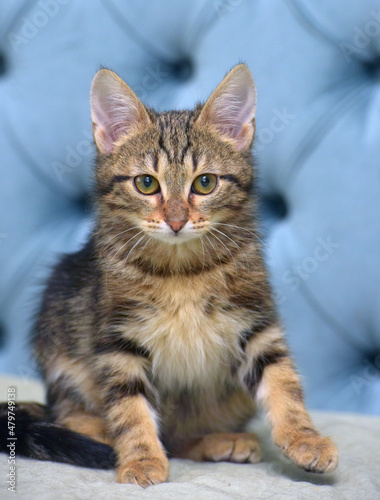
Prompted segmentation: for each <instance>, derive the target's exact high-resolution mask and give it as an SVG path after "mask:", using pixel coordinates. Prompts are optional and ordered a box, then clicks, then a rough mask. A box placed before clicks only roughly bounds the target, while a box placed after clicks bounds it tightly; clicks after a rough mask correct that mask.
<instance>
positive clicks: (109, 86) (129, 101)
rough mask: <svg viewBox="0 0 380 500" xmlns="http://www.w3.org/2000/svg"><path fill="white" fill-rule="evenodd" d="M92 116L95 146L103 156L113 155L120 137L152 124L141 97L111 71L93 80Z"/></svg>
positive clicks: (106, 70) (104, 72) (96, 76)
mask: <svg viewBox="0 0 380 500" xmlns="http://www.w3.org/2000/svg"><path fill="white" fill-rule="evenodd" d="M91 117H92V131H93V134H94V139H95V143H96V146H97V147H98V149H99V151H100V152H101V153H103V154H109V153H112V151H113V150H114V148H115V144H116V143H117V142H118V140H119V139H120V138H121V137H124V136H128V135H129V134H131V133H134V132H136V131H138V130H141V129H144V128H146V127H147V126H148V125H149V124H150V123H151V122H150V119H149V116H148V113H147V111H146V109H145V107H144V105H143V104H142V103H141V101H140V100H139V99H138V97H137V96H136V95H135V94H134V92H132V90H131V89H130V88H129V87H128V85H126V84H125V83H124V82H123V80H122V79H121V78H120V77H119V76H117V74H116V73H114V72H113V71H110V70H108V69H101V70H100V71H98V73H97V74H96V75H95V78H94V79H93V81H92V85H91Z"/></svg>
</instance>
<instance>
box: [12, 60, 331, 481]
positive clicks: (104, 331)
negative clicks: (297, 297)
mask: <svg viewBox="0 0 380 500" xmlns="http://www.w3.org/2000/svg"><path fill="white" fill-rule="evenodd" d="M91 107H92V120H93V133H94V138H95V143H96V145H97V148H98V161H97V167H96V181H97V187H98V198H97V206H98V219H97V225H96V229H95V231H94V234H93V236H92V238H91V240H90V241H89V243H88V244H87V246H86V247H85V248H84V249H83V250H82V251H80V252H78V253H76V254H73V255H68V256H66V257H65V258H64V259H63V260H62V262H61V263H60V264H59V265H58V266H57V267H56V269H55V271H54V274H53V276H52V278H51V279H50V282H49V285H48V288H47V291H46V294H45V299H44V302H43V306H42V310H41V313H40V316H39V319H38V322H37V326H36V333H35V346H36V352H37V356H38V359H39V360H40V361H41V364H42V368H43V371H44V377H45V381H46V385H47V390H48V396H47V399H48V405H47V409H44V408H40V407H37V408H36V407H34V408H33V411H34V413H33V412H32V413H33V415H34V417H33V418H35V420H36V421H37V422H38V421H42V420H43V419H44V418H47V419H50V422H54V424H53V423H51V424H50V429H51V428H52V427H51V426H53V428H54V429H55V430H56V431H57V432H60V430H62V429H63V428H66V429H70V430H71V431H76V432H77V433H80V434H83V435H85V436H89V437H90V438H92V440H96V441H97V442H101V443H105V444H108V445H110V446H111V447H112V449H113V450H115V452H116V455H117V480H118V481H119V482H122V483H136V484H139V485H141V486H148V485H150V484H156V483H160V482H162V481H166V480H167V478H168V469H169V463H168V459H167V456H177V457H185V458H191V459H193V460H212V461H231V462H252V463H255V462H257V461H259V460H260V454H261V452H260V445H259V443H258V440H257V438H256V437H255V436H254V435H253V434H247V433H244V432H241V430H242V429H243V428H244V425H245V424H246V422H247V421H248V420H249V419H250V418H251V417H252V415H253V413H254V409H255V400H256V399H257V400H259V401H261V402H262V403H263V405H264V407H265V408H266V411H267V415H268V418H269V421H270V423H271V425H272V428H273V439H274V442H275V443H276V444H277V445H278V446H279V447H280V449H281V450H282V452H283V453H284V454H285V455H287V456H288V457H289V458H290V459H291V460H292V461H293V462H294V463H296V464H297V465H299V466H300V467H302V468H304V469H306V470H308V471H314V472H329V471H332V470H334V469H335V467H336V465H337V460H338V455H337V450H336V448H335V446H334V444H333V443H332V441H331V440H330V439H328V438H323V437H321V436H320V435H319V434H318V432H317V431H316V429H315V428H314V426H313V424H312V422H311V420H310V417H309V415H308V413H307V411H306V409H305V407H304V402H303V396H302V389H301V386H300V382H299V378H298V376H297V374H296V372H295V369H294V366H293V363H292V360H291V358H290V355H289V351H288V349H287V346H286V343H285V341H284V338H283V332H282V330H281V327H280V326H279V323H278V319H277V316H276V312H275V309H274V305H273V301H272V298H271V292H270V288H269V285H268V281H267V275H266V272H265V269H264V265H263V261H262V257H261V249H260V245H259V241H260V240H259V238H258V236H257V230H256V225H255V221H254V215H255V211H256V201H255V198H254V196H253V191H252V185H253V182H254V169H253V166H252V156H251V144H252V140H253V135H254V130H255V109H256V93H255V85H254V81H253V78H252V75H251V73H250V71H249V70H248V68H247V67H246V66H245V65H243V64H240V65H238V66H236V67H235V68H233V69H232V71H230V73H228V75H227V76H226V77H225V78H224V80H223V81H222V83H221V84H220V85H219V86H218V87H217V89H216V90H215V91H214V93H213V94H212V95H211V97H210V98H209V99H208V101H207V102H206V104H204V105H203V106H202V105H199V106H197V107H196V108H195V109H194V110H193V111H171V112H165V113H159V114H157V113H155V112H154V111H153V110H151V109H148V108H146V107H145V106H144V105H143V104H142V103H141V102H140V101H139V100H138V98H137V97H136V95H135V94H134V93H133V92H132V91H131V89H130V88H129V87H127V85H126V84H125V83H124V82H123V81H122V80H121V79H120V78H119V77H118V76H117V75H116V74H115V73H113V72H112V71H108V70H100V71H99V72H98V74H97V75H96V76H95V78H94V81H93V84H92V89H91ZM24 410H25V412H26V413H27V407H26V406H25V407H24V406H20V418H23V417H22V415H23V411H24ZM54 426H55V427H54ZM40 434H42V431H41V432H40ZM72 436H74V437H75V436H77V438H78V439H79V437H80V436H79V435H76V434H73V433H71V434H70V436H69V437H68V439H69V438H70V439H71V438H72ZM92 440H90V439H87V440H85V441H84V442H85V443H87V444H88V446H89V447H88V448H86V447H85V448H84V449H82V450H78V449H76V452H75V453H76V455H75V453H74V454H73V455H75V456H73V457H71V458H70V457H69V458H67V457H66V459H65V460H62V457H61V458H57V453H58V452H57V448H59V444H58V442H55V444H54V446H52V447H51V448H52V449H51V450H50V451H46V450H45V454H44V453H43V452H41V446H40V448H38V446H35V449H34V452H33V453H30V455H33V456H35V457H37V458H48V459H56V460H62V461H71V463H79V464H81V465H83V464H84V465H86V464H87V465H94V464H95V465H94V466H99V462H100V459H99V460H97V459H96V457H95V458H94V457H93V460H94V462H91V463H90V461H91V460H90V455H94V454H96V453H97V452H98V453H99V457H100V456H101V457H103V459H104V453H103V452H104V450H106V451H107V452H109V450H110V448H109V447H108V446H107V447H105V446H104V445H102V446H104V447H103V448H101V447H99V449H96V447H95V448H94V449H92V448H91V445H92V446H94V441H92ZM61 441H62V440H61ZM67 446H68V445H67ZM47 448H48V446H47ZM36 450H37V451H36ZM94 450H95V451H94ZM96 450H98V451H96ZM69 454H70V452H69V451H67V455H69ZM110 457H111V456H109V457H108V461H110V460H111V458H110ZM81 460H82V461H81ZM104 465H105V463H100V466H104Z"/></svg>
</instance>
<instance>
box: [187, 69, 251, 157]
mask: <svg viewBox="0 0 380 500" xmlns="http://www.w3.org/2000/svg"><path fill="white" fill-rule="evenodd" d="M255 113H256V87H255V82H254V80H253V76H252V74H251V72H250V71H249V69H248V67H247V66H246V65H245V64H238V65H237V66H235V67H234V68H233V69H232V70H231V71H230V72H229V73H228V75H227V76H226V77H225V78H224V80H223V81H222V83H220V85H219V86H218V87H217V88H216V90H215V91H214V92H213V93H212V94H211V96H210V97H209V99H208V100H207V101H206V104H205V105H204V106H203V109H202V111H201V113H200V115H199V117H198V119H197V123H199V124H202V125H206V126H211V128H212V129H213V130H214V131H216V132H217V133H218V135H219V136H220V138H221V139H222V140H225V141H228V142H230V143H231V144H232V146H233V147H234V148H235V149H238V150H240V151H243V150H246V149H248V148H249V147H250V146H251V143H252V139H253V135H254V133H255Z"/></svg>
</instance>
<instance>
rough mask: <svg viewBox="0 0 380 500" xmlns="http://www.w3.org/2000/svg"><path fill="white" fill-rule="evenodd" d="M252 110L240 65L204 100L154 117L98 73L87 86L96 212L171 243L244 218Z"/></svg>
mask: <svg viewBox="0 0 380 500" xmlns="http://www.w3.org/2000/svg"><path fill="white" fill-rule="evenodd" d="M255 110H256V91H255V84H254V80H253V77H252V75H251V73H250V71H249V69H248V68H247V66H245V65H244V64H239V65H238V66H235V67H234V68H233V69H232V70H231V71H230V72H229V73H228V74H227V76H226V77H225V78H224V80H223V81H222V82H221V84H220V85H219V86H218V87H217V89H216V90H215V91H214V92H213V94H212V95H211V96H210V98H209V99H208V100H207V102H206V103H205V104H204V105H198V106H197V107H196V108H195V109H194V110H193V111H171V112H165V113H159V114H158V113H155V112H154V111H153V110H151V109H148V108H146V107H145V106H144V105H143V104H142V103H141V102H140V101H139V99H138V98H137V96H136V95H135V94H134V93H133V92H132V90H131V89H130V88H129V87H128V86H127V85H126V84H125V83H124V82H123V81H122V80H121V79H120V78H119V77H118V76H117V75H116V74H115V73H113V72H112V71H109V70H104V69H103V70H100V71H99V72H98V73H97V75H96V76H95V78H94V81H93V83H92V88H91V114H92V121H93V133H94V138H95V143H96V146H97V149H98V166H97V185H98V191H99V207H100V217H103V219H104V218H105V219H107V218H108V220H109V221H110V220H111V219H112V220H113V221H118V223H117V226H118V230H119V229H120V228H121V227H123V225H124V227H125V229H126V230H130V231H135V232H136V234H137V233H139V236H136V239H135V242H136V241H137V240H139V238H140V239H141V238H142V236H145V235H147V236H150V237H152V240H151V241H155V242H156V245H158V244H159V243H158V242H163V243H164V244H166V245H167V244H170V245H175V246H181V245H183V244H185V245H194V244H195V242H196V241H197V240H200V239H202V236H203V235H206V236H207V235H209V236H208V237H209V239H210V235H211V234H213V231H216V230H217V229H218V228H219V230H220V229H221V227H222V226H221V224H230V225H231V227H232V224H237V222H238V221H241V220H242V218H246V219H247V217H250V216H251V215H252V214H251V208H252V199H251V186H252V180H253V169H252V158H251V151H250V150H251V144H252V140H253V135H254V130H255ZM218 224H219V225H218ZM226 227H227V226H226ZM132 228H134V229H132ZM140 231H141V233H140ZM130 234H133V233H127V236H130ZM215 234H218V233H217V232H215ZM190 242H191V243H190Z"/></svg>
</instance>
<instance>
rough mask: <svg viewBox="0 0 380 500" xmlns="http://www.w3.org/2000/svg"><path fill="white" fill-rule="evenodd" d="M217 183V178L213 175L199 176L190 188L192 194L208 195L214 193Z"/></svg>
mask: <svg viewBox="0 0 380 500" xmlns="http://www.w3.org/2000/svg"><path fill="white" fill-rule="evenodd" d="M216 183H217V177H216V175H214V174H203V175H199V176H198V177H197V178H196V179H195V181H194V182H193V185H192V186H191V188H192V190H193V192H194V193H197V194H210V193H211V191H214V189H215V187H216Z"/></svg>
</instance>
